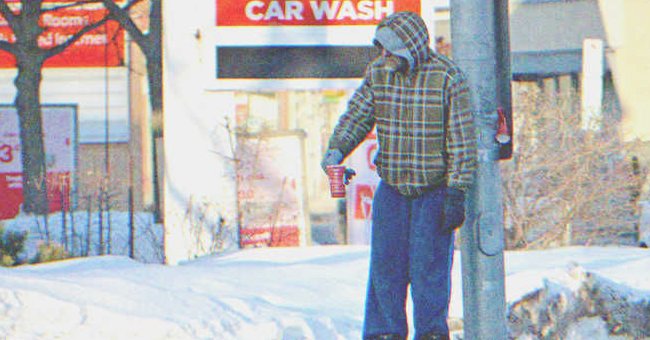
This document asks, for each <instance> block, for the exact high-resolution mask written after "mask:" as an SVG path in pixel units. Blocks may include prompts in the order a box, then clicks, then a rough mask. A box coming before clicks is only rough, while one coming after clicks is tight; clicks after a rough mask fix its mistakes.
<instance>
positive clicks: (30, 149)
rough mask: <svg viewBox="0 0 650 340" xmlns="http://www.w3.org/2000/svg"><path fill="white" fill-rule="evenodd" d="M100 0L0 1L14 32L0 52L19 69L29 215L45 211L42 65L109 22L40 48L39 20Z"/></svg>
mask: <svg viewBox="0 0 650 340" xmlns="http://www.w3.org/2000/svg"><path fill="white" fill-rule="evenodd" d="M99 2H101V1H100V0H86V1H76V2H75V1H69V2H68V3H64V4H53V3H51V2H48V1H44V0H20V3H19V6H13V8H12V6H10V3H13V4H17V3H16V2H15V1H9V0H0V15H1V16H2V17H3V18H4V19H5V20H6V22H7V24H8V25H9V27H10V28H11V30H12V31H13V33H14V36H15V39H14V41H0V50H3V51H6V52H9V53H10V54H12V55H13V56H14V57H15V59H16V67H17V69H18V73H17V76H16V78H15V81H14V83H15V86H16V97H15V100H14V105H15V106H16V108H17V110H18V116H19V127H20V142H21V155H22V166H23V196H24V206H23V209H24V211H25V212H28V213H45V212H47V184H46V180H47V175H46V165H45V149H44V146H43V126H42V120H41V117H42V114H41V103H40V87H41V80H42V68H43V64H44V63H45V61H46V60H47V59H48V58H51V57H53V56H55V55H58V54H60V53H61V52H63V51H64V50H65V49H67V48H68V47H70V46H71V45H72V44H74V43H75V42H77V41H78V40H79V39H80V38H81V37H82V36H84V35H85V34H86V33H89V32H91V31H93V30H95V29H97V28H98V27H100V26H102V25H104V24H105V23H106V22H107V21H108V20H110V19H111V15H110V14H108V13H107V15H105V16H104V17H102V18H98V19H97V20H96V21H92V22H89V23H88V24H87V25H86V26H83V27H82V28H80V29H79V30H78V31H77V32H75V33H74V34H72V35H70V36H69V37H68V38H67V39H66V40H65V41H63V42H61V43H58V44H57V43H55V44H53V46H48V47H41V46H39V43H38V41H39V38H41V37H42V36H43V34H45V33H47V31H48V27H45V26H43V25H41V21H42V17H43V15H44V14H46V13H52V12H56V11H61V10H65V9H70V8H74V7H79V6H85V5H88V4H93V3H99Z"/></svg>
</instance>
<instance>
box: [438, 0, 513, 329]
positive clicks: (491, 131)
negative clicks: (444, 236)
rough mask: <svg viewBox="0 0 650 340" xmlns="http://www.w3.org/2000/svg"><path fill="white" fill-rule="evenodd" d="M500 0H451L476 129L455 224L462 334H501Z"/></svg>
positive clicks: (457, 54)
mask: <svg viewBox="0 0 650 340" xmlns="http://www.w3.org/2000/svg"><path fill="white" fill-rule="evenodd" d="M502 6H507V1H505V0H504V1H485V0H452V1H451V30H452V48H453V58H454V61H455V62H456V63H458V65H459V66H460V67H461V69H462V70H463V71H464V72H465V74H466V76H467V78H468V80H469V84H470V87H471V91H472V105H473V109H474V111H475V113H476V122H477V134H478V153H479V164H478V172H477V176H476V185H475V186H474V187H473V188H472V190H471V191H470V192H469V195H468V209H467V212H468V216H467V220H466V222H465V226H464V227H463V228H462V229H461V240H462V244H461V253H462V257H461V261H462V262H461V264H462V272H463V314H464V316H463V317H464V323H463V324H464V337H463V338H464V339H472V340H476V339H478V340H480V339H486V340H487V339H489V340H500V339H506V338H507V329H506V316H505V310H506V309H505V286H504V263H503V248H504V231H503V206H502V193H501V178H500V173H499V164H498V163H497V160H498V159H499V158H500V156H499V155H500V152H499V149H500V146H499V144H498V143H497V142H496V140H495V135H496V126H497V119H498V114H497V108H498V107H499V96H500V95H499V92H498V91H499V90H498V88H499V80H498V76H497V73H498V72H501V71H500V70H499V69H498V68H499V62H498V59H499V57H498V55H499V51H498V50H499V47H500V46H498V44H497V32H499V31H501V29H502V27H499V29H497V17H499V16H500V15H498V13H500V11H499V10H500V9H501V8H502ZM506 8H507V7H506ZM506 18H507V16H506ZM506 20H507V19H506Z"/></svg>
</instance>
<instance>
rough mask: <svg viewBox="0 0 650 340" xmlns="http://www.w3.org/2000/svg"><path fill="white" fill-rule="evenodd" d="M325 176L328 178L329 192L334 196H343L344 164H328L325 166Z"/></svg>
mask: <svg viewBox="0 0 650 340" xmlns="http://www.w3.org/2000/svg"><path fill="white" fill-rule="evenodd" d="M327 177H329V180H330V194H331V195H332V197H334V198H341V197H345V183H343V178H344V177H345V166H343V165H329V166H327Z"/></svg>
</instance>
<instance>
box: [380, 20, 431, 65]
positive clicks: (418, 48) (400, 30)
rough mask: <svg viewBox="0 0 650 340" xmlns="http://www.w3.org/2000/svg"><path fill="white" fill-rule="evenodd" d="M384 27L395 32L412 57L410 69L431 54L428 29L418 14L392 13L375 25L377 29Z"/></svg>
mask: <svg viewBox="0 0 650 340" xmlns="http://www.w3.org/2000/svg"><path fill="white" fill-rule="evenodd" d="M385 27H387V28H389V29H390V30H391V31H393V32H394V33H395V35H396V36H397V37H398V38H399V39H400V40H401V43H402V44H403V46H404V47H406V49H407V50H408V52H409V53H410V54H411V56H412V57H413V65H410V66H411V69H414V68H417V67H418V65H420V64H422V63H424V62H425V61H426V60H427V59H428V58H429V56H430V54H431V49H430V48H429V31H428V30H427V26H426V24H425V23H424V20H422V18H421V17H420V16H419V15H418V14H416V13H413V12H397V13H393V14H391V15H389V16H388V17H386V18H384V20H382V21H381V22H380V23H379V25H377V31H379V30H380V29H382V28H385ZM408 59H410V58H408ZM409 62H410V60H409Z"/></svg>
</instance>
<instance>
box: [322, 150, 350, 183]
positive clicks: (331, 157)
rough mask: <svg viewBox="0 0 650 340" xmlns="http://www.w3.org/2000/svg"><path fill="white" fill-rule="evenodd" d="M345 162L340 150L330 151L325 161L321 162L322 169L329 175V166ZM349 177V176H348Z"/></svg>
mask: <svg viewBox="0 0 650 340" xmlns="http://www.w3.org/2000/svg"><path fill="white" fill-rule="evenodd" d="M342 161H343V154H342V153H341V151H339V150H338V149H329V150H327V152H326V153H325V156H323V160H322V161H321V162H320V166H321V168H323V171H325V173H326V174H327V166H329V165H339V164H341V162H342ZM346 177H347V176H346Z"/></svg>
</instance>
